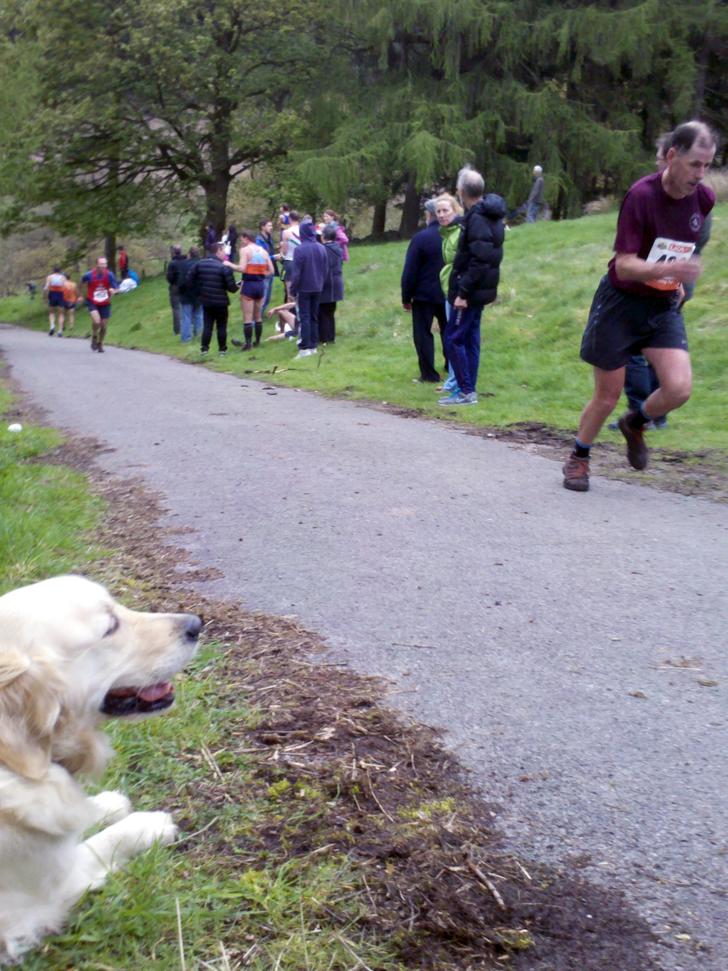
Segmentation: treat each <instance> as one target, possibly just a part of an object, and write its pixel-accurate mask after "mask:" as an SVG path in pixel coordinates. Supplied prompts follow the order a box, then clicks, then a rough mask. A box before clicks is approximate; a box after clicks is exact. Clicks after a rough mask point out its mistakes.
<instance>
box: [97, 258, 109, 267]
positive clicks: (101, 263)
mask: <svg viewBox="0 0 728 971" xmlns="http://www.w3.org/2000/svg"><path fill="white" fill-rule="evenodd" d="M108 265H109V261H108V260H107V259H106V257H105V256H100V257H99V258H98V259H97V260H96V266H97V267H98V268H99V269H100V270H105V269H106V268H107V266H108Z"/></svg>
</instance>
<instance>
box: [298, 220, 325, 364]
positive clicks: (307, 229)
mask: <svg viewBox="0 0 728 971" xmlns="http://www.w3.org/2000/svg"><path fill="white" fill-rule="evenodd" d="M300 233H301V242H300V244H299V245H298V246H297V247H296V250H295V252H294V254H293V267H292V269H291V276H290V280H289V283H290V290H291V294H292V295H293V296H294V297H295V298H296V305H297V307H298V323H299V327H300V331H301V341H300V350H299V352H298V354H297V355H296V356H297V357H309V356H310V355H311V354H316V353H317V350H316V349H317V347H318V341H319V336H318V306H319V300H320V297H321V291H322V290H323V288H324V283H325V282H326V275H327V273H328V270H329V258H328V256H327V255H326V249H325V248H324V247H323V246H322V244H321V243H319V242H318V241H317V239H316V227H315V226H314V224H313V223H311V222H303V223H301V229H300Z"/></svg>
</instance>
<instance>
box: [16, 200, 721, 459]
mask: <svg viewBox="0 0 728 971" xmlns="http://www.w3.org/2000/svg"><path fill="white" fill-rule="evenodd" d="M615 219H616V215H615V214H614V213H608V214H605V215H600V216H593V217H589V218H585V219H579V220H573V221H566V222H562V223H536V224H534V225H526V226H520V227H516V228H514V229H513V230H512V231H511V232H510V233H509V234H508V237H507V240H506V256H505V262H504V266H503V277H502V284H501V288H500V296H499V300H498V302H497V304H495V305H494V306H492V307H489V308H486V310H485V313H484V317H483V320H484V326H483V356H482V361H481V378H480V382H479V384H480V391H481V403H480V404H479V405H478V406H477V407H476V408H472V409H465V410H464V413H463V410H462V409H461V410H460V411H457V413H456V414H454V412H455V411H456V410H455V409H443V408H441V407H438V405H437V404H436V397H437V395H436V393H435V391H434V390H433V387H432V386H428V385H419V384H413V383H412V380H411V379H412V378H413V377H415V376H416V373H417V368H416V359H415V356H414V350H413V347H412V340H411V334H410V318H409V316H408V315H407V314H405V313H404V312H403V311H402V309H401V307H400V305H399V276H400V272H401V268H402V262H403V258H404V251H405V244H403V243H390V244H384V245H381V246H358V247H357V246H355V247H353V248H352V258H351V263H350V264H349V266H348V267H347V269H346V274H345V276H346V299H345V301H344V302H343V303H342V304H341V305H340V308H339V313H338V322H337V328H338V330H337V333H338V339H337V341H336V344H334V345H329V346H328V347H326V348H325V349H324V353H323V354H321V355H319V356H318V358H312V359H306V360H304V361H295V362H294V361H293V360H292V358H293V356H294V353H295V348H294V347H293V346H292V345H291V344H290V343H289V342H272V343H264V344H263V345H262V346H261V348H260V349H259V350H258V351H256V352H254V353H253V354H250V355H242V354H239V353H237V352H235V353H234V354H229V355H228V357H227V358H226V359H225V360H224V361H220V360H217V359H216V358H214V357H213V359H212V360H211V362H210V363H209V365H206V366H209V367H213V368H216V369H220V370H226V371H232V372H234V373H237V374H250V375H251V376H254V377H260V378H263V379H265V380H267V381H272V382H275V383H279V384H286V385H293V386H296V387H301V388H309V389H312V390H316V391H319V392H321V393H324V394H331V395H339V396H345V397H350V398H355V399H366V400H370V401H375V402H386V403H388V404H389V405H395V406H398V407H401V408H406V409H412V410H416V411H417V412H419V413H422V414H424V415H427V416H433V417H438V418H443V419H446V420H448V419H453V418H456V419H457V420H458V421H463V422H467V423H472V424H474V425H476V426H480V427H488V428H506V427H509V426H513V425H515V424H517V423H529V424H542V425H545V426H547V427H548V428H551V429H573V428H574V426H575V424H576V423H577V420H578V415H579V412H580V410H581V408H582V406H583V404H584V403H585V402H586V400H587V398H588V397H589V394H590V388H591V374H590V369H589V368H588V367H587V366H586V365H584V364H583V363H581V362H580V361H579V357H578V351H579V342H580V338H581V333H582V330H583V326H584V322H585V320H586V315H587V312H588V309H589V305H590V302H591V298H592V295H593V293H594V290H595V288H596V284H597V282H598V280H599V278H600V276H601V275H602V274H603V272H604V269H605V267H606V263H607V260H608V259H609V256H610V248H611V245H612V241H613V236H614V225H615ZM727 262H728V205H727V204H721V205H719V206H718V207H717V209H716V212H715V217H714V228H713V238H712V240H711V242H710V244H709V246H708V247H707V249H706V251H705V263H706V272H705V274H704V275H703V277H702V278H701V280H700V281H699V283H698V287H697V291H696V296H695V298H694V300H693V301H692V302H691V303H689V304H688V305H687V307H686V311H685V316H686V320H687V324H688V330H689V336H690V344H691V352H692V357H693V365H694V370H695V391H694V395H693V398H692V400H691V401H690V403H689V404H688V405H687V406H686V407H685V408H683V409H682V410H681V411H680V413H679V415H676V416H675V418H674V421H673V422H672V423H671V427H668V429H667V430H666V431H664V432H660V434H659V438H658V437H655V438H653V442H654V444H659V446H660V447H662V448H665V449H674V448H683V449H684V448H686V447H687V448H688V449H690V450H695V451H699V450H704V449H711V448H715V449H722V450H728V442H727V440H726V433H725V428H724V422H723V415H724V414H725V412H726V410H727V409H728V387H727V386H726V383H725V373H726V369H727V368H728V345H727V344H726V342H725V339H724V332H725V328H726V325H728V309H726V299H725V297H726V294H727V293H728V281H727V280H726V278H725V274H724V272H723V268H724V267H725V265H726V263H727ZM277 292H278V294H279V296H280V291H279V290H278V291H277ZM0 319H2V320H6V321H18V322H22V323H28V324H30V325H31V326H34V327H38V328H45V326H46V322H45V309H44V307H43V305H42V303H41V301H40V300H39V299H36V300H35V301H31V300H30V299H29V298H28V297H26V296H23V297H15V298H9V299H7V300H3V301H0ZM170 320H171V318H170V312H169V307H168V303H167V291H166V284H165V282H164V280H163V279H161V278H157V279H152V280H148V281H147V282H146V283H145V284H144V285H143V286H142V287H140V288H139V289H138V290H137V291H134V292H133V293H131V294H128V295H120V296H118V297H117V298H115V303H114V314H113V318H112V323H111V327H110V340H111V342H115V343H118V344H120V345H122V346H125V347H140V348H144V349H147V350H156V351H160V352H163V353H167V354H173V355H177V356H180V357H182V358H183V359H188V360H190V361H193V362H198V361H199V354H198V351H197V348H189V347H182V346H181V345H180V344H179V342H178V341H177V340H176V339H175V338H174V336H173V335H172V333H171V324H170ZM78 321H79V322H78V323H77V325H76V329H77V332H79V333H85V332H86V331H87V329H88V328H87V318H86V314H85V311H80V312H79V314H78ZM231 321H233V326H232V328H231V329H232V330H233V332H235V328H236V327H239V326H240V324H239V321H240V317H239V310H238V308H237V306H233V308H231ZM268 333H270V325H267V328H266V334H268ZM438 358H439V354H438ZM603 437H604V438H605V440H610V439H613V440H614V441H615V442H616V441H617V440H618V434H616V433H612V432H608V431H605V432H604V433H603Z"/></svg>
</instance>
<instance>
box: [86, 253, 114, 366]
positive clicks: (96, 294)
mask: <svg viewBox="0 0 728 971" xmlns="http://www.w3.org/2000/svg"><path fill="white" fill-rule="evenodd" d="M81 283H85V284H86V307H87V308H88V312H89V314H90V315H91V350H92V351H98V352H99V354H103V352H104V339H105V338H106V330H107V328H108V325H109V318H110V317H111V298H112V297H113V295H114V294H115V293H118V290H119V284H118V282H117V280H116V277H115V276H114V274H113V273H112V272H111V270H110V269H109V261H108V260H107V259H106V257H105V256H99V258H98V259H97V260H96V266H95V267H94V269H93V270H89V271H88V273H84V275H83V276H82V277H81Z"/></svg>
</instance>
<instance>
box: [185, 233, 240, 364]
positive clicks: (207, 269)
mask: <svg viewBox="0 0 728 971" xmlns="http://www.w3.org/2000/svg"><path fill="white" fill-rule="evenodd" d="M225 258H226V257H225V247H224V246H223V244H222V243H216V244H215V247H214V250H213V255H212V256H207V257H205V259H204V260H200V261H199V262H198V263H195V264H194V265H193V266H192V267H191V268H190V270H189V272H188V274H187V279H186V280H185V287H186V288H187V289H188V290H194V291H196V293H197V298H198V300H199V302H200V303H201V304H202V312H203V315H204V324H203V327H202V342H201V345H200V351H201V353H202V354H207V352H208V351H209V350H210V341H211V340H212V331H213V329H214V328H215V327H217V346H218V350H219V352H220V354H221V355H224V354H226V353H227V325H228V308H229V306H230V298H229V297H228V293H237V290H238V285H237V283H236V282H235V277H234V276H233V271H232V270H231V269H230V267H229V266H225V264H224V261H225Z"/></svg>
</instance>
